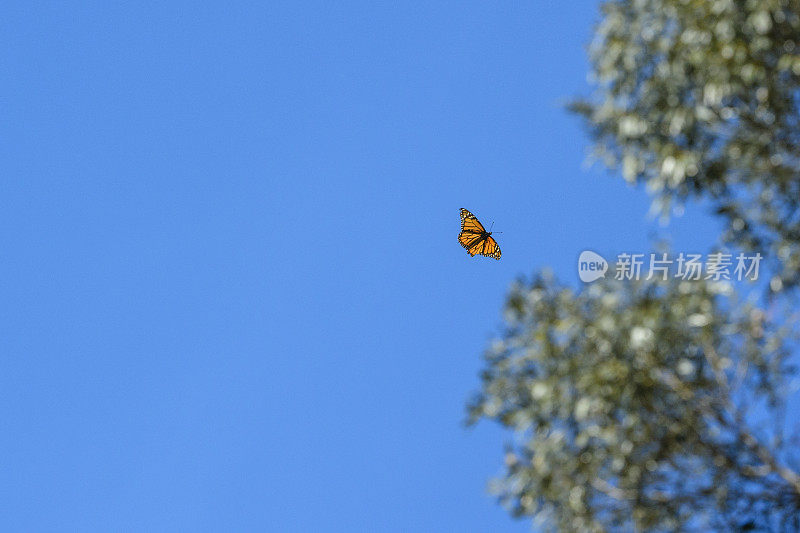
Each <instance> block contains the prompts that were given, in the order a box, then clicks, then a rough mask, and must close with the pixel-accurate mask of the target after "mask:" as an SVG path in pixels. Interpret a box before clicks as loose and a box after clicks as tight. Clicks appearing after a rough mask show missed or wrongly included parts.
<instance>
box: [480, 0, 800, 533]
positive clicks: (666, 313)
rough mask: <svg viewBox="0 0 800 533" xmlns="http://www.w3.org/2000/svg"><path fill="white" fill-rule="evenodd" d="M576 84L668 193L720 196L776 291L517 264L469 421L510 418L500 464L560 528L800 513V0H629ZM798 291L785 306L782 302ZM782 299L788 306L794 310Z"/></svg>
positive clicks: (693, 524) (601, 152)
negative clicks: (522, 273) (787, 410)
mask: <svg viewBox="0 0 800 533" xmlns="http://www.w3.org/2000/svg"><path fill="white" fill-rule="evenodd" d="M602 13H603V17H602V20H601V22H600V24H599V26H598V28H597V32H596V39H595V41H594V43H593V45H592V47H591V50H590V55H591V59H592V65H593V77H594V80H595V82H596V87H597V90H596V93H595V95H594V96H592V97H591V98H589V99H586V100H582V101H578V102H576V103H575V104H573V106H572V108H573V110H574V111H576V112H578V113H579V114H581V115H582V116H583V117H585V119H586V121H587V123H588V125H589V128H590V130H591V132H592V135H593V138H594V140H595V149H596V155H597V156H598V157H599V158H600V159H601V160H602V161H604V162H605V163H606V164H607V165H608V166H609V167H611V168H615V169H619V170H621V173H622V175H623V176H624V177H625V178H626V179H627V180H628V181H630V182H632V183H645V184H646V186H647V188H648V189H649V190H650V191H651V192H652V193H653V195H654V196H653V198H654V199H653V201H654V207H655V208H656V209H657V210H660V211H661V212H662V214H665V215H666V214H669V212H670V210H671V207H672V206H674V205H676V204H679V203H680V202H683V201H686V200H688V199H691V198H693V197H699V198H704V199H706V200H708V201H709V202H710V203H711V205H713V206H714V209H715V212H716V214H718V215H719V216H721V217H722V218H723V219H724V220H725V222H726V229H725V232H724V234H723V235H722V236H721V240H722V242H723V243H724V244H727V245H731V246H733V247H735V248H737V249H740V250H747V251H758V252H761V253H762V254H763V255H764V256H765V257H766V258H767V260H768V269H767V270H768V271H769V272H770V275H771V276H772V279H771V282H770V284H769V285H770V291H771V297H770V298H769V299H768V300H769V302H768V305H769V307H768V311H766V310H764V309H762V308H761V307H760V304H759V302H758V301H750V302H748V303H744V302H741V301H740V299H739V298H737V296H736V294H735V293H734V289H733V287H732V286H731V285H730V284H727V283H720V282H711V281H691V282H689V281H680V280H669V281H660V280H658V279H653V280H650V281H615V280H613V279H603V280H599V281H596V282H594V283H592V284H591V285H585V286H583V287H582V288H580V289H579V290H577V291H574V290H571V289H570V288H568V287H566V286H564V285H562V284H560V283H559V282H557V281H556V280H554V279H553V278H552V277H550V276H547V275H537V276H536V277H535V278H534V279H532V280H530V281H524V280H523V281H520V282H518V283H517V284H516V285H515V286H514V287H513V288H512V290H511V292H510V294H509V296H508V300H507V304H506V322H507V328H506V331H504V333H503V334H502V335H501V337H500V338H499V339H498V340H496V341H495V342H494V344H493V345H492V346H491V347H490V349H489V350H488V351H487V354H486V368H485V370H484V372H483V375H482V387H481V390H480V392H479V393H478V394H476V396H475V398H474V399H473V400H472V401H471V402H470V405H469V413H470V421H471V422H476V421H478V420H480V419H483V418H486V419H491V420H495V421H497V422H499V423H500V424H502V425H503V426H505V427H508V428H510V429H513V430H514V435H515V439H514V441H513V442H512V443H510V444H509V446H508V449H507V452H506V470H505V473H504V475H503V476H502V477H501V478H500V479H498V480H496V481H495V482H494V489H495V490H496V492H497V493H498V494H499V496H500V498H501V500H502V501H503V502H504V503H505V504H506V505H507V506H508V507H509V508H510V510H511V512H512V513H513V514H515V515H524V516H532V517H535V519H536V520H537V521H538V523H539V524H540V525H541V526H542V527H544V528H552V529H559V530H565V531H607V530H621V531H630V530H645V531H651V530H661V531H663V530H668V531H673V530H699V531H707V530H721V531H731V530H740V531H750V530H783V531H800V473H799V472H800V463H798V461H797V460H798V457H797V456H796V454H795V452H796V449H797V448H796V446H797V443H796V442H793V441H792V440H791V439H786V438H785V437H784V434H783V430H784V425H785V424H784V420H783V413H784V405H785V398H786V394H787V391H786V376H787V375H789V374H791V372H792V371H793V369H792V367H791V365H790V359H791V352H792V348H793V347H794V343H793V341H792V338H791V337H790V333H791V330H790V322H791V321H790V320H789V319H788V316H789V314H790V312H791V305H792V304H791V302H790V297H791V295H792V294H796V290H795V288H796V287H797V286H800V0H757V1H756V0H616V1H606V2H604V3H603V5H602ZM782 304H784V307H781V305H782ZM784 311H785V312H784Z"/></svg>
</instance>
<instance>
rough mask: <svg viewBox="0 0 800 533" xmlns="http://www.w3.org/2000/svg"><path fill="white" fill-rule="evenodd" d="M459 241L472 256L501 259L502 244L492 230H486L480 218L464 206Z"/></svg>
mask: <svg viewBox="0 0 800 533" xmlns="http://www.w3.org/2000/svg"><path fill="white" fill-rule="evenodd" d="M458 243H459V244H460V245H461V246H463V247H464V248H465V249H466V250H467V253H469V255H471V256H475V255H483V256H486V257H494V258H495V259H500V246H498V244H497V241H495V240H494V238H492V232H491V231H486V228H484V227H483V224H481V223H480V221H479V220H478V218H477V217H476V216H475V215H473V214H472V213H470V212H469V211H467V210H466V209H464V208H463V207H462V208H461V233H459V234H458Z"/></svg>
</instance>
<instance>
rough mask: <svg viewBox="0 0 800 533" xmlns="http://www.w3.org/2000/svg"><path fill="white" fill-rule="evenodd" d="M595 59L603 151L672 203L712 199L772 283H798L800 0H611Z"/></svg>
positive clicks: (592, 101)
mask: <svg viewBox="0 0 800 533" xmlns="http://www.w3.org/2000/svg"><path fill="white" fill-rule="evenodd" d="M590 58H591V62H592V78H593V80H594V82H595V83H596V91H595V94H594V96H593V97H591V98H589V99H586V100H582V101H578V102H576V103H574V104H573V106H572V107H573V109H574V110H575V111H577V112H578V113H580V114H581V115H583V116H584V117H585V119H586V121H587V124H588V126H589V128H590V130H591V132H592V135H593V137H594V139H595V141H596V142H595V153H596V155H597V156H598V157H599V158H600V159H601V160H602V161H604V162H605V163H606V164H607V165H609V166H610V167H612V168H617V169H619V170H620V171H621V174H622V176H624V178H625V179H626V180H628V181H630V182H643V183H646V185H647V188H648V189H649V190H650V191H651V192H652V193H653V194H654V201H655V207H656V208H658V209H660V210H661V211H662V212H667V211H669V208H670V206H671V205H673V204H675V203H676V202H681V201H683V200H685V199H686V198H689V197H692V196H700V197H702V198H705V199H708V200H710V202H711V204H712V205H713V206H714V208H715V209H716V211H717V213H718V214H720V215H721V216H722V217H723V218H724V220H725V221H726V234H725V235H724V240H725V241H726V242H727V243H730V244H733V245H735V246H737V247H739V248H741V249H745V250H757V251H761V252H762V253H768V254H769V257H770V259H771V260H772V262H773V266H775V267H776V279H775V281H774V282H773V284H772V287H773V289H774V290H780V288H781V287H782V286H783V285H795V284H797V283H798V282H800V247H798V242H800V0H619V1H608V2H605V3H604V4H603V5H602V19H601V22H600V23H599V25H598V27H597V30H596V34H595V38H594V41H593V43H592V45H591V47H590Z"/></svg>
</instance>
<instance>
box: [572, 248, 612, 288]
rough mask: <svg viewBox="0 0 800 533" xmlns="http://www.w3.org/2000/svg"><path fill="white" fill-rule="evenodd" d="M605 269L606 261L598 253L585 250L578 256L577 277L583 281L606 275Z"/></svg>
mask: <svg viewBox="0 0 800 533" xmlns="http://www.w3.org/2000/svg"><path fill="white" fill-rule="evenodd" d="M607 270H608V261H606V260H605V259H603V256H602V255H600V254H596V253H594V252H592V251H590V250H585V251H583V252H581V255H580V257H578V277H579V278H581V281H583V282H584V283H589V282H591V281H594V280H596V279H599V278H604V277H606V271H607Z"/></svg>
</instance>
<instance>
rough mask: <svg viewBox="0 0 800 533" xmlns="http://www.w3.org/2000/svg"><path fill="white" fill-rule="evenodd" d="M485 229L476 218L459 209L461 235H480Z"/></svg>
mask: <svg viewBox="0 0 800 533" xmlns="http://www.w3.org/2000/svg"><path fill="white" fill-rule="evenodd" d="M485 231H486V228H484V227H483V224H481V223H480V221H478V217H476V216H475V215H473V214H472V213H470V212H469V211H467V210H466V209H464V208H463V207H462V208H461V233H473V234H477V235H480V234H481V233H483V232H485ZM459 236H460V235H459Z"/></svg>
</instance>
